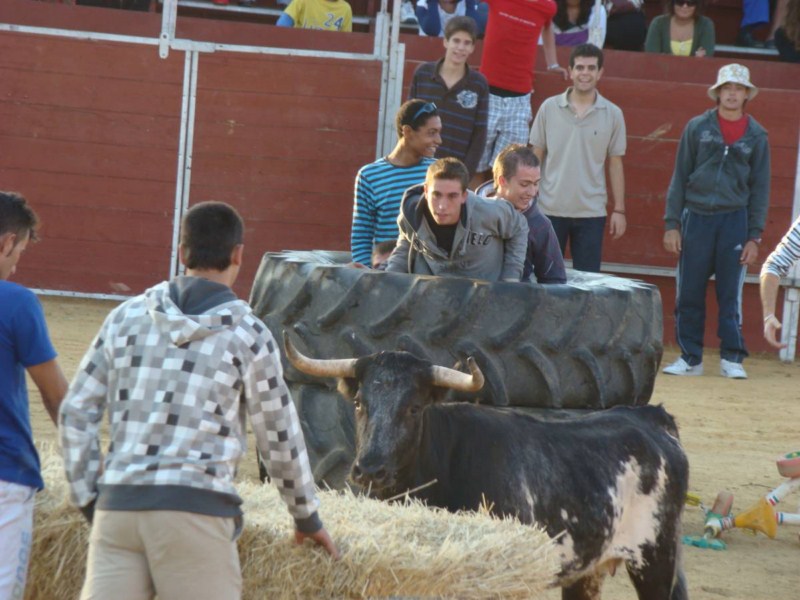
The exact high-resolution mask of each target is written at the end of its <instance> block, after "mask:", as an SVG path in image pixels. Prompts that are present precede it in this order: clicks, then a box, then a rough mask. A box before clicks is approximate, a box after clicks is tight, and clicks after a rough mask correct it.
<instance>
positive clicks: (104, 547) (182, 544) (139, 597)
mask: <svg viewBox="0 0 800 600" xmlns="http://www.w3.org/2000/svg"><path fill="white" fill-rule="evenodd" d="M237 522H238V523H237ZM240 523H241V520H240V519H234V518H227V517H212V516H208V515H199V514H195V513H188V512H178V511H167V510H153V511H116V510H98V511H96V512H95V515H94V523H93V525H92V532H91V535H90V537H89V558H88V560H87V566H86V580H85V582H84V584H83V590H82V591H81V600H110V599H112V598H113V599H114V600H151V599H152V598H153V597H154V596H155V595H156V594H158V599H159V600H204V599H208V600H239V599H240V598H241V596H242V574H241V569H240V567H239V554H238V552H237V550H236V538H237V537H238V535H239V533H240V527H238V526H237V525H238V524H240Z"/></svg>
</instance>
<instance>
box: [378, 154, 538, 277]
mask: <svg viewBox="0 0 800 600" xmlns="http://www.w3.org/2000/svg"><path fill="white" fill-rule="evenodd" d="M468 184H469V172H468V171H467V168H466V167H465V166H464V163H462V162H461V161H459V160H458V159H455V158H442V159H439V160H437V161H436V162H435V163H433V164H432V165H431V166H430V167H428V172H427V175H426V177H425V183H424V184H423V185H418V186H414V187H411V188H409V189H408V190H407V191H406V193H405V196H404V197H403V202H402V204H401V208H400V216H399V217H398V219H397V224H398V226H399V227H400V235H399V236H398V238H397V247H396V248H395V250H394V252H393V253H392V256H391V257H390V258H389V266H388V267H387V269H386V270H387V271H395V272H400V273H418V274H426V275H444V276H460V277H472V278H474V279H485V280H487V281H519V280H520V278H521V277H522V268H523V265H524V263H525V250H526V248H527V246H528V224H527V223H526V221H525V218H524V217H523V216H522V214H521V213H519V212H517V211H516V210H514V207H513V206H512V205H511V204H509V203H508V202H495V201H493V200H486V199H484V198H480V197H478V196H477V195H475V194H474V193H473V192H471V191H469V190H467V185H468Z"/></svg>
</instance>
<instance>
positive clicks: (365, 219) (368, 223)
mask: <svg viewBox="0 0 800 600" xmlns="http://www.w3.org/2000/svg"><path fill="white" fill-rule="evenodd" d="M432 162H433V159H432V158H423V159H422V160H421V161H420V162H418V163H417V164H415V165H412V166H410V167H396V166H394V165H393V164H392V163H390V162H389V161H388V160H386V158H380V159H378V160H376V161H375V162H374V163H370V164H368V165H364V166H363V167H361V169H360V170H359V171H358V175H356V189H355V201H354V203H353V228H352V230H351V233H350V251H351V252H352V255H353V261H354V262H357V263H361V264H362V265H370V264H371V263H370V261H371V259H372V246H373V245H374V244H377V243H379V242H386V241H389V240H392V241H394V240H396V239H397V235H398V233H399V231H398V229H397V215H399V214H400V201H401V200H402V199H403V193H404V192H405V191H406V190H407V189H408V188H410V187H411V186H412V185H419V184H420V183H423V182H424V181H425V174H426V172H427V171H428V166H429V165H430V164H431V163H432Z"/></svg>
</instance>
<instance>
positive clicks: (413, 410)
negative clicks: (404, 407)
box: [408, 404, 422, 417]
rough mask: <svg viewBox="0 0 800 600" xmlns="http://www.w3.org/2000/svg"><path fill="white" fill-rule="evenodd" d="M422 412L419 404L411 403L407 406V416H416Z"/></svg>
mask: <svg viewBox="0 0 800 600" xmlns="http://www.w3.org/2000/svg"><path fill="white" fill-rule="evenodd" d="M421 412H422V407H421V406H420V405H419V404H412V405H411V406H409V407H408V416H410V417H416V416H418V415H419V413H421Z"/></svg>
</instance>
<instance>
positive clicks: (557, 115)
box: [530, 44, 627, 273]
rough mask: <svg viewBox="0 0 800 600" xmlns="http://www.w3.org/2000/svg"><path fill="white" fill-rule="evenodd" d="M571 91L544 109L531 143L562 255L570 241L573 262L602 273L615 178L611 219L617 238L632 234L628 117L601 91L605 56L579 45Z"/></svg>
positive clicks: (543, 202)
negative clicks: (627, 189)
mask: <svg viewBox="0 0 800 600" xmlns="http://www.w3.org/2000/svg"><path fill="white" fill-rule="evenodd" d="M569 72H570V76H571V77H572V87H570V88H567V91H566V92H564V93H563V94H559V95H557V96H551V97H550V98H548V99H547V100H545V101H544V102H543V103H542V105H541V106H540V107H539V112H538V113H537V114H536V119H535V120H534V122H533V128H532V129H531V138H530V143H531V145H532V146H533V150H534V152H535V153H536V157H537V158H538V159H539V161H540V162H541V163H542V185H541V188H540V193H539V201H540V205H541V208H542V212H544V214H546V215H547V216H548V217H550V221H551V222H552V223H553V229H555V231H556V235H557V236H558V243H559V245H560V247H561V253H562V254H564V253H566V250H567V244H569V248H570V252H571V253H572V264H573V266H574V267H575V268H576V269H577V270H579V271H589V272H592V273H597V272H599V271H600V262H601V257H602V252H603V236H604V231H605V226H606V213H607V208H606V205H607V204H608V194H607V192H606V165H607V166H608V181H609V185H610V187H611V193H612V195H613V198H614V208H613V209H612V211H611V216H610V218H609V219H608V221H609V228H608V229H609V233H610V234H611V236H612V238H613V239H615V240H616V239H619V238H621V237H622V236H623V235H624V234H625V229H626V227H627V221H626V217H625V174H624V170H623V165H622V158H623V156H624V155H625V149H626V144H627V140H626V137H625V119H624V118H623V115H622V110H620V108H619V107H618V106H617V105H616V104H614V103H613V102H610V101H608V100H606V99H605V98H604V97H603V96H601V95H600V92H598V91H597V84H598V82H599V81H600V78H601V77H602V75H603V51H602V50H601V49H600V48H598V47H597V46H593V45H592V44H582V45H580V46H575V48H574V49H573V50H572V54H571V55H570V57H569Z"/></svg>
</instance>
